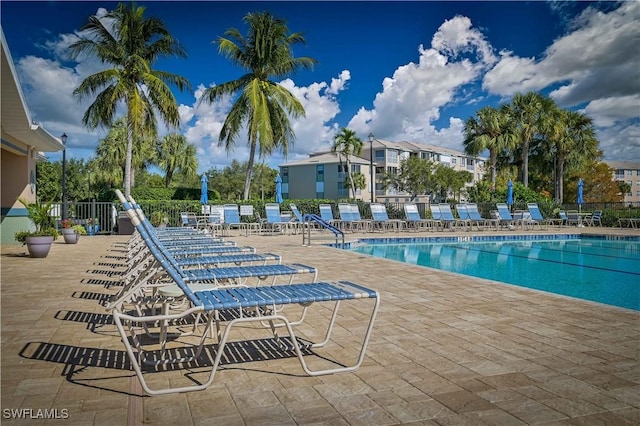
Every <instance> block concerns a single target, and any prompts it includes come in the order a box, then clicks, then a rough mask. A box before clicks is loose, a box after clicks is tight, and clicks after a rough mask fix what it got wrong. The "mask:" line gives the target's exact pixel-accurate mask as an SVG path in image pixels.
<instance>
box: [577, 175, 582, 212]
mask: <svg viewBox="0 0 640 426" xmlns="http://www.w3.org/2000/svg"><path fill="white" fill-rule="evenodd" d="M583 192H584V182H583V181H582V178H580V179H578V200H577V203H578V210H579V211H580V213H582V203H584V198H583V195H582V193H583Z"/></svg>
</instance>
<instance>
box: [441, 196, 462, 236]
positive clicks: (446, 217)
mask: <svg viewBox="0 0 640 426" xmlns="http://www.w3.org/2000/svg"><path fill="white" fill-rule="evenodd" d="M438 207H439V210H440V221H441V222H442V224H443V228H445V227H446V228H449V229H450V230H454V229H455V228H456V227H457V226H459V225H462V226H463V227H466V222H465V221H464V220H463V219H458V218H456V217H455V216H454V215H453V212H452V211H451V206H450V205H449V203H440V204H438Z"/></svg>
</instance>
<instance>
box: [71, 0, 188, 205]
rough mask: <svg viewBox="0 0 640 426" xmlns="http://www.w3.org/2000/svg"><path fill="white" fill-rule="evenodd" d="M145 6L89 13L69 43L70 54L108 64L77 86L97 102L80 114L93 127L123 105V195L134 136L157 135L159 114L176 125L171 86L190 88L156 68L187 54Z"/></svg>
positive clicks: (80, 95)
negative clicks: (163, 60)
mask: <svg viewBox="0 0 640 426" xmlns="http://www.w3.org/2000/svg"><path fill="white" fill-rule="evenodd" d="M144 12H145V8H144V7H138V6H136V5H135V3H131V4H130V5H129V6H128V5H126V4H124V3H120V4H118V6H117V7H116V9H115V10H113V11H111V12H109V13H107V14H106V15H105V17H103V18H99V17H98V16H91V17H90V18H89V22H88V23H87V24H85V25H84V26H83V27H82V28H81V34H86V35H84V36H82V37H81V38H80V40H78V41H77V42H75V43H73V44H71V46H69V52H70V53H71V55H72V57H74V58H77V57H79V56H80V55H83V54H84V55H88V56H95V57H96V58H97V59H99V60H100V62H102V63H104V64H108V65H110V66H111V67H112V68H107V69H105V70H102V71H98V72H97V73H95V74H92V75H90V76H89V77H87V78H85V79H84V81H83V82H82V83H81V84H80V86H78V87H77V88H76V89H75V90H74V92H73V93H74V95H75V96H77V97H78V98H79V99H84V98H87V97H90V96H94V95H95V99H94V101H93V103H92V104H91V105H90V106H89V108H88V109H87V111H86V112H85V113H84V116H83V117H82V123H83V124H84V125H85V126H87V127H88V128H90V129H95V128H96V127H98V126H100V125H102V126H110V125H111V123H113V120H114V116H115V113H116V110H117V106H118V105H119V104H120V103H124V104H125V108H126V123H127V147H126V155H125V167H124V189H125V195H126V196H129V194H130V192H131V184H132V183H131V170H132V158H133V145H134V135H150V136H155V134H156V130H157V117H156V115H159V116H160V118H161V119H162V120H163V122H164V123H166V124H167V125H168V126H169V127H178V126H179V124H180V115H179V113H178V106H177V103H176V100H175V97H174V96H173V93H171V90H170V88H169V86H168V84H171V85H175V86H176V87H177V88H178V89H179V90H184V89H187V88H189V87H190V85H189V82H188V81H187V80H186V79H185V78H184V77H181V76H178V75H175V74H171V73H168V72H166V71H159V70H155V69H153V68H152V66H153V64H154V63H155V62H156V61H157V60H158V59H160V58H163V57H170V56H174V55H175V56H179V57H185V56H186V53H185V52H184V50H183V49H182V48H181V47H180V45H179V44H178V42H177V41H176V40H174V39H173V37H171V34H170V33H169V31H168V30H167V29H166V27H165V25H164V24H163V23H162V21H160V20H159V19H157V18H145V17H144Z"/></svg>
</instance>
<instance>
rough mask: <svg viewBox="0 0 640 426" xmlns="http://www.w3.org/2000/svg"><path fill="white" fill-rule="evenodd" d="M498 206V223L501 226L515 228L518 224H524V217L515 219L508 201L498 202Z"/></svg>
mask: <svg viewBox="0 0 640 426" xmlns="http://www.w3.org/2000/svg"><path fill="white" fill-rule="evenodd" d="M496 208H497V209H498V219H499V222H498V224H499V225H500V227H503V228H509V229H510V230H515V229H516V226H517V225H522V219H515V218H514V217H513V216H512V215H511V211H510V210H509V206H508V205H507V204H506V203H497V204H496Z"/></svg>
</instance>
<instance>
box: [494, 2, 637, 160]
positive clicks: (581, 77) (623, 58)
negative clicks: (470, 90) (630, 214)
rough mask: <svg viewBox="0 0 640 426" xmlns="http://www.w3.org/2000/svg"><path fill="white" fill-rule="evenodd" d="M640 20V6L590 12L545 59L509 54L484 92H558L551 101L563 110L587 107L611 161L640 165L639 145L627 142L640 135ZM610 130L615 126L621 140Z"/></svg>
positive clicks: (632, 4)
mask: <svg viewBox="0 0 640 426" xmlns="http://www.w3.org/2000/svg"><path fill="white" fill-rule="evenodd" d="M639 20H640V3H639V2H621V3H620V6H619V7H618V8H617V9H615V10H612V11H610V12H608V13H605V12H602V11H599V10H597V9H596V8H593V7H588V8H586V9H585V10H584V12H583V13H582V14H580V15H579V16H578V17H577V18H575V19H574V20H573V21H572V22H570V24H569V28H570V31H569V32H568V33H567V34H565V35H564V36H562V37H560V38H558V39H557V40H555V41H554V42H553V44H552V45H551V46H549V47H548V48H547V49H546V50H545V52H544V54H543V55H542V57H541V58H540V59H538V60H537V59H536V58H520V57H517V56H515V55H513V53H512V52H503V53H502V54H501V59H500V61H499V62H498V64H497V65H496V66H495V67H494V68H493V69H492V70H491V71H489V72H488V73H487V74H486V75H485V77H484V82H483V88H484V89H485V90H487V91H489V92H491V93H494V94H498V95H501V96H512V95H514V94H515V93H518V92H527V91H530V90H534V91H541V90H544V89H548V88H553V90H552V91H551V92H550V94H549V95H550V96H551V97H552V98H553V99H554V100H555V101H556V102H557V103H558V105H560V106H561V107H564V108H570V107H575V106H578V105H583V104H586V107H584V108H583V112H585V113H586V114H587V115H589V117H591V118H592V119H593V120H594V124H595V125H596V126H597V129H596V130H597V131H596V136H597V137H598V139H599V140H600V141H601V144H602V146H601V148H603V149H604V150H605V153H606V156H607V157H608V158H609V159H619V160H629V159H630V158H634V159H635V161H637V160H638V159H640V154H638V151H637V141H638V139H635V140H633V139H626V137H634V136H635V137H637V135H638V133H640V128H638V127H637V126H638V120H637V119H638V117H640V98H639V96H640V55H638V46H639V45H640V27H639V26H638V21H639ZM556 86H557V87H556ZM603 126H605V127H603ZM606 126H614V127H613V128H614V129H616V136H615V137H614V136H613V135H612V133H611V129H609V128H606ZM633 150H636V151H635V152H633Z"/></svg>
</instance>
